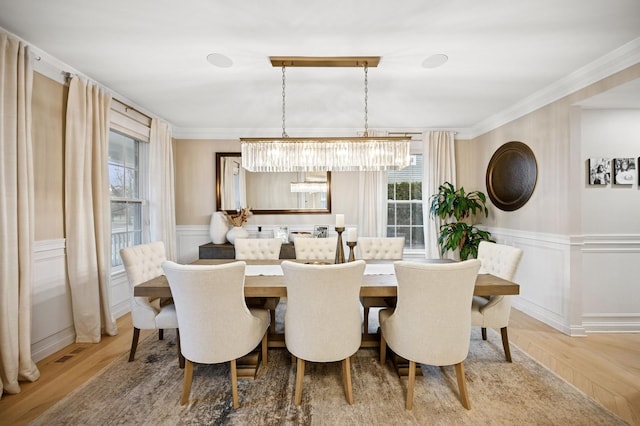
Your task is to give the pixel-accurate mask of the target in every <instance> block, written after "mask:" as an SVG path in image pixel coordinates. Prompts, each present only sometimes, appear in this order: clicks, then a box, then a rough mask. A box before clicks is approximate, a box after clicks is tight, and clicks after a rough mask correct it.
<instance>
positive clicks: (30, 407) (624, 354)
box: [0, 309, 640, 426]
mask: <svg viewBox="0 0 640 426" xmlns="http://www.w3.org/2000/svg"><path fill="white" fill-rule="evenodd" d="M117 324H118V330H119V334H118V336H113V337H109V336H105V337H104V338H103V340H102V342H101V343H99V344H73V345H70V346H68V347H67V348H64V349H63V350H61V351H59V352H57V353H55V354H53V355H51V356H50V357H48V358H46V359H44V360H42V361H41V362H39V363H38V368H39V369H40V374H41V376H40V379H39V380H38V381H36V382H34V383H22V384H21V388H22V390H21V392H20V393H19V394H17V395H3V396H2V399H0V425H4V424H7V425H25V424H28V423H29V422H30V421H31V420H33V419H35V418H36V417H38V416H39V415H40V414H42V413H43V412H45V411H46V410H47V409H48V408H49V407H51V406H52V405H53V404H55V403H56V402H57V401H58V400H60V399H62V398H63V397H64V396H65V395H67V394H68V393H69V392H71V391H72V390H74V389H76V388H77V387H78V386H80V385H82V384H83V383H84V382H85V381H87V380H89V379H90V378H91V377H93V376H95V375H96V374H97V373H99V372H100V371H101V370H102V369H103V368H104V367H106V366H107V365H108V364H109V363H111V362H112V361H113V360H114V359H116V358H117V357H118V356H120V355H122V354H125V353H127V352H128V351H129V347H130V344H131V332H132V327H131V320H130V317H129V316H128V315H126V316H124V317H122V318H120V319H119V320H118V322H117ZM151 333H152V332H151V331H142V332H141V340H142V339H143V338H144V337H146V336H148V335H149V334H151ZM509 338H510V341H511V342H512V343H513V344H514V345H517V346H518V347H519V348H520V349H522V350H523V351H525V352H527V353H528V354H529V355H530V356H532V357H533V358H535V359H536V360H538V362H540V363H541V364H543V365H545V366H546V367H547V368H549V369H551V370H552V371H554V372H556V374H558V375H559V376H561V377H563V378H564V379H565V380H567V381H568V382H570V383H572V384H573V385H574V386H576V387H577V388H579V389H581V390H582V391H583V392H585V393H586V394H588V395H590V396H591V397H592V398H594V399H595V400H597V401H599V402H600V403H601V404H602V405H604V406H605V407H606V408H607V409H609V410H610V411H612V412H613V413H615V414H617V415H618V416H620V417H621V418H622V419H623V420H625V421H626V422H627V423H629V424H630V425H638V426H640V333H636V334H590V335H589V336H588V337H569V336H566V335H564V334H562V333H560V332H558V331H557V330H555V329H553V328H551V327H548V326H546V325H545V324H543V323H541V322H539V321H537V320H534V319H532V318H531V317H529V316H527V315H525V314H523V313H521V312H519V311H517V310H515V309H514V310H513V311H512V314H511V322H510V324H509ZM62 359H66V360H65V361H64V362H60V361H61V360H62Z"/></svg>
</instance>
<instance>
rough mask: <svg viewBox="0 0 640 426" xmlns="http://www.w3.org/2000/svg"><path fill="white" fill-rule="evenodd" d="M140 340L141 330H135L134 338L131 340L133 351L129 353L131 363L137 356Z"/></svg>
mask: <svg viewBox="0 0 640 426" xmlns="http://www.w3.org/2000/svg"><path fill="white" fill-rule="evenodd" d="M138 339H140V329H139V328H135V327H134V328H133V338H132V339H131V350H130V351H129V362H131V361H133V359H134V358H135V356H136V348H137V347H138Z"/></svg>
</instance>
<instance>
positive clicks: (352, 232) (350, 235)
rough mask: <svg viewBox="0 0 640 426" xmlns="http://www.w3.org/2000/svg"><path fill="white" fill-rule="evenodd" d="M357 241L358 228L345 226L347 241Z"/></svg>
mask: <svg viewBox="0 0 640 426" xmlns="http://www.w3.org/2000/svg"><path fill="white" fill-rule="evenodd" d="M356 241H358V229H357V228H347V242H348V243H355V242H356Z"/></svg>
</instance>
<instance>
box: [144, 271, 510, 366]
mask: <svg viewBox="0 0 640 426" xmlns="http://www.w3.org/2000/svg"><path fill="white" fill-rule="evenodd" d="M236 261H237V260H235V259H198V260H196V261H194V262H192V264H193V265H220V264H224V263H230V262H236ZM283 261H284V260H282V259H274V260H266V259H262V260H242V262H245V263H246V265H247V266H246V268H245V282H244V296H245V298H246V299H252V298H270V297H271V298H286V297H287V287H286V285H285V282H284V275H283V273H282V268H281V267H280V264H281V263H282V262H283ZM287 261H290V262H301V263H310V264H331V263H333V261H330V260H327V261H309V260H287ZM410 261H414V262H419V263H450V262H453V261H452V260H449V259H411V260H410ZM519 293H520V286H519V285H518V284H516V283H514V282H512V281H509V280H505V279H502V278H500V277H497V276H495V275H491V274H478V276H477V277H476V282H475V286H474V291H473V294H474V295H476V296H485V297H489V296H496V295H517V294H519ZM397 294H398V281H397V279H396V276H395V273H394V269H393V261H390V260H367V265H366V266H365V273H364V276H363V278H362V285H361V286H360V297H368V298H380V299H381V300H386V301H388V300H390V299H394V298H395V297H397ZM133 295H134V296H136V297H151V298H156V297H171V288H170V287H169V282H168V281H167V277H166V276H164V275H160V276H158V277H155V278H152V279H150V280H148V281H145V282H143V283H140V284H138V285H136V286H135V287H134V290H133ZM268 345H269V348H285V347H286V344H285V339H284V334H282V333H277V332H276V333H270V334H269V336H268ZM379 345H380V341H379V336H377V335H376V334H368V333H363V336H362V342H361V346H360V347H361V348H367V347H378V346H379ZM392 359H394V358H392ZM237 364H238V367H237V368H238V375H239V377H243V378H255V376H256V374H257V370H258V366H259V364H260V360H259V351H254V352H253V353H251V354H249V355H247V356H246V357H243V358H241V359H239V360H238V362H237ZM394 365H395V366H396V370H397V371H398V374H400V375H405V374H406V371H405V365H404V361H403V360H402V359H401V358H399V357H396V358H395V359H394Z"/></svg>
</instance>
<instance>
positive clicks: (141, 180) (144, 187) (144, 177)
mask: <svg viewBox="0 0 640 426" xmlns="http://www.w3.org/2000/svg"><path fill="white" fill-rule="evenodd" d="M111 132H115V133H119V134H120V135H122V136H124V137H127V138H130V139H132V140H134V141H136V142H137V143H138V147H139V152H138V197H137V198H129V197H110V199H109V212H111V203H112V202H127V203H139V204H140V205H141V213H140V214H141V218H140V220H141V221H142V223H141V226H142V229H141V243H143V244H144V243H147V242H149V235H150V231H149V201H148V200H149V144H148V143H146V142H145V141H143V140H140V138H139V137H136V136H135V135H133V134H129V133H128V132H126V131H123V129H122V128H120V127H118V128H113V127H112V128H110V129H109V135H111ZM109 224H110V232H109V235H110V244H109V247H110V252H111V272H112V274H114V273H118V272H122V271H124V266H123V265H122V263H121V262H122V261H121V259H120V253H119V250H118V252H117V253H116V252H114V250H115V249H114V247H113V231H112V230H111V225H112V218H111V216H110V217H109ZM123 247H127V246H126V245H125V246H123ZM116 259H120V261H119V262H118V261H117V260H116ZM114 260H116V264H115V265H114Z"/></svg>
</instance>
